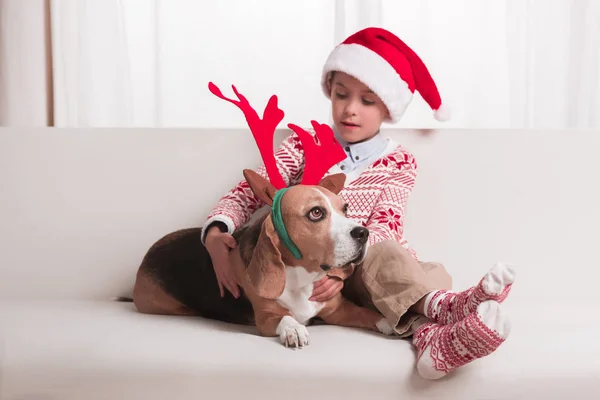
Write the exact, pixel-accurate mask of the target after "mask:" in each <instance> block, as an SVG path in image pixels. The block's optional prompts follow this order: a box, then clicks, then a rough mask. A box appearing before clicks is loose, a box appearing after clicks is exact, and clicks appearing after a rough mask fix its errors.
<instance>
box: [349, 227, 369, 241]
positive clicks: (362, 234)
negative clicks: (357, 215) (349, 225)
mask: <svg viewBox="0 0 600 400" xmlns="http://www.w3.org/2000/svg"><path fill="white" fill-rule="evenodd" d="M350 236H352V237H353V238H354V239H356V240H358V241H359V242H360V243H365V242H366V241H367V239H368V238H369V230H368V229H367V228H364V227H362V226H357V227H356V228H354V229H352V230H351V231H350Z"/></svg>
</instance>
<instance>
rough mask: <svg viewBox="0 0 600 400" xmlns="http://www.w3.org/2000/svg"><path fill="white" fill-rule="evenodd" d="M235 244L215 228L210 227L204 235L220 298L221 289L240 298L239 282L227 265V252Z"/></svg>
mask: <svg viewBox="0 0 600 400" xmlns="http://www.w3.org/2000/svg"><path fill="white" fill-rule="evenodd" d="M236 244H237V243H236V242H235V238H234V237H233V236H232V235H230V234H229V233H227V232H221V231H220V230H219V228H217V227H212V228H211V229H210V230H209V231H208V233H207V234H206V249H207V250H208V254H210V258H211V259H212V263H213V268H214V270H215V274H216V275H217V281H218V282H219V290H220V291H221V297H223V296H225V291H224V289H223V287H225V288H227V290H228V291H229V292H230V293H231V294H232V295H233V297H235V298H236V299H237V298H239V297H240V289H239V282H238V281H237V279H236V277H235V274H234V273H233V271H232V270H231V265H230V264H229V252H230V251H231V249H233V248H235V246H236Z"/></svg>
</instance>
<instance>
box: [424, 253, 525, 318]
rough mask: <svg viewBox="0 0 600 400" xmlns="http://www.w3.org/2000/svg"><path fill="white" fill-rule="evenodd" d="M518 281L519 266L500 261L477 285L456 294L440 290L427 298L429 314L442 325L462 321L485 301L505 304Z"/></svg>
mask: <svg viewBox="0 0 600 400" xmlns="http://www.w3.org/2000/svg"><path fill="white" fill-rule="evenodd" d="M514 280H515V268H514V267H513V266H511V265H506V264H502V263H497V264H496V265H494V266H493V267H492V269H490V270H489V271H488V273H487V274H485V276H484V277H483V278H482V279H481V280H480V281H479V283H478V284H477V286H473V287H472V288H470V289H468V290H465V291H464V292H460V293H456V292H453V291H449V290H436V291H434V292H431V293H429V295H428V296H427V297H426V298H425V316H427V317H428V318H430V319H432V320H433V321H435V322H437V323H438V324H442V325H449V324H453V323H455V322H458V321H460V320H461V319H463V318H465V317H466V316H467V315H469V314H472V313H474V312H475V310H477V306H478V305H479V304H481V303H482V302H484V301H487V300H494V301H497V302H498V303H502V301H504V299H506V297H507V296H508V294H509V292H510V289H511V287H512V284H513V282H514Z"/></svg>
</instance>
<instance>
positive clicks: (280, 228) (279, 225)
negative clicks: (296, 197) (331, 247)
mask: <svg viewBox="0 0 600 400" xmlns="http://www.w3.org/2000/svg"><path fill="white" fill-rule="evenodd" d="M288 189H289V188H283V189H280V190H278V191H277V192H275V196H274V197H273V206H272V207H271V208H272V210H271V214H272V217H273V225H274V226H275V230H276V231H277V234H278V235H279V238H280V239H281V241H282V242H283V244H285V247H287V248H288V250H289V251H290V252H291V253H292V255H293V256H294V257H296V258H297V259H298V260H299V259H301V258H302V253H300V250H299V249H298V247H297V246H296V244H295V243H294V241H293V240H292V238H291V237H290V235H289V234H288V232H287V229H285V224H284V223H283V216H282V215H281V199H282V197H283V195H284V194H285V192H287V191H288Z"/></svg>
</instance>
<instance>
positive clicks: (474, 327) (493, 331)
mask: <svg viewBox="0 0 600 400" xmlns="http://www.w3.org/2000/svg"><path fill="white" fill-rule="evenodd" d="M509 332H510V323H509V321H508V318H506V316H505V315H504V314H503V313H502V310H501V308H500V304H499V303H497V302H495V301H493V300H490V301H485V302H483V303H481V304H480V305H479V306H478V307H477V310H476V311H475V312H474V313H472V314H470V315H468V316H467V317H465V318H464V319H463V320H462V321H459V322H457V323H455V324H453V325H439V324H435V323H432V322H427V323H425V324H423V325H421V326H420V327H419V328H417V330H416V331H415V333H414V335H413V345H414V346H415V347H416V349H417V371H419V374H420V375H421V376H422V377H423V378H425V379H439V378H442V377H444V376H446V375H447V374H448V373H450V372H452V371H454V370H455V369H456V368H459V367H462V366H463V365H466V364H468V363H470V362H472V361H475V360H477V359H480V358H482V357H485V356H487V355H489V354H491V353H493V352H494V351H495V350H496V349H497V348H498V347H499V346H500V345H501V344H502V343H503V342H504V341H505V340H506V338H507V337H508V334H509Z"/></svg>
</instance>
